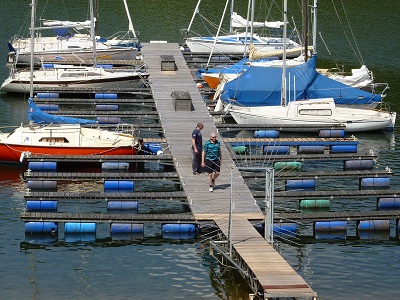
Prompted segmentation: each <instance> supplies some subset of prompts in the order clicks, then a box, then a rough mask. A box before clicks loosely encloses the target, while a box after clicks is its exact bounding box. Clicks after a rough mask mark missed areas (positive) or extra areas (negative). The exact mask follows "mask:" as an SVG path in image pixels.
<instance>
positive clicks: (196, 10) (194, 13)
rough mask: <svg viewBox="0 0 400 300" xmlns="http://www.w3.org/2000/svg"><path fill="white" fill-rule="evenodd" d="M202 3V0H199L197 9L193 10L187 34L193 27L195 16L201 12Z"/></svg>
mask: <svg viewBox="0 0 400 300" xmlns="http://www.w3.org/2000/svg"><path fill="white" fill-rule="evenodd" d="M200 3H201V0H199V1H197V5H196V8H195V10H194V12H193V15H192V19H191V20H190V23H189V26H188V28H187V29H186V35H188V34H189V31H190V28H191V27H192V24H193V20H194V17H195V16H196V14H197V13H198V12H199V6H200Z"/></svg>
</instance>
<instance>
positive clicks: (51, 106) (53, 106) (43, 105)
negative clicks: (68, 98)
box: [36, 103, 58, 111]
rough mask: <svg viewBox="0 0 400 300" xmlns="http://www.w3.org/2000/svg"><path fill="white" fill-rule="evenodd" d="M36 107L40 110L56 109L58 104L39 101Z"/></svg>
mask: <svg viewBox="0 0 400 300" xmlns="http://www.w3.org/2000/svg"><path fill="white" fill-rule="evenodd" d="M36 107H37V108H39V109H40V110H46V111H58V104H47V103H40V104H36Z"/></svg>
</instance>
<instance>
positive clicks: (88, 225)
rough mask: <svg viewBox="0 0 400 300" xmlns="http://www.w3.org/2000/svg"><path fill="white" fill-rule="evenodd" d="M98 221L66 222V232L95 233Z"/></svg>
mask: <svg viewBox="0 0 400 300" xmlns="http://www.w3.org/2000/svg"><path fill="white" fill-rule="evenodd" d="M95 232H96V223H94V222H66V223H65V224H64V233H95Z"/></svg>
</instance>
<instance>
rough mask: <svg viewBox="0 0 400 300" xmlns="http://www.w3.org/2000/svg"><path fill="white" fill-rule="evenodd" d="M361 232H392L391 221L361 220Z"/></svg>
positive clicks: (359, 225)
mask: <svg viewBox="0 0 400 300" xmlns="http://www.w3.org/2000/svg"><path fill="white" fill-rule="evenodd" d="M357 228H358V230H359V231H383V230H390V221H389V220H361V221H360V222H359V223H358V226H357Z"/></svg>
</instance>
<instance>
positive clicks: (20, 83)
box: [1, 66, 149, 93]
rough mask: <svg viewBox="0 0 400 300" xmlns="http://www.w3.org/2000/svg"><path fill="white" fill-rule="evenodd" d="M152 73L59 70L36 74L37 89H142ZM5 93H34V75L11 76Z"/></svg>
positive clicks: (100, 69)
mask: <svg viewBox="0 0 400 300" xmlns="http://www.w3.org/2000/svg"><path fill="white" fill-rule="evenodd" d="M148 76H149V74H148V73H142V72H121V71H120V72H110V71H106V70H105V69H103V68H93V67H75V66H70V67H69V66H59V67H58V68H53V69H41V70H34V71H33V89H45V88H50V89H51V88H63V89H65V88H69V89H74V88H81V89H82V88H83V89H84V88H102V89H104V88H140V87H143V86H144V85H145V84H146V79H147V78H148ZM1 90H2V91H5V92H11V93H27V92H29V90H30V72H29V71H20V72H16V73H14V74H11V75H10V76H9V77H8V78H7V79H6V80H5V81H4V83H3V84H2V86H1Z"/></svg>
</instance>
